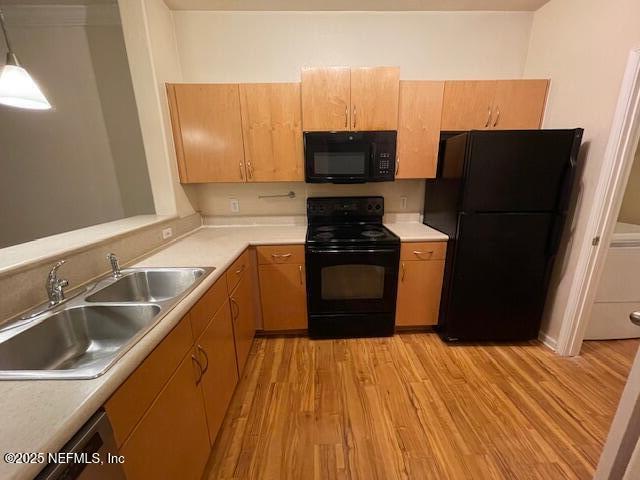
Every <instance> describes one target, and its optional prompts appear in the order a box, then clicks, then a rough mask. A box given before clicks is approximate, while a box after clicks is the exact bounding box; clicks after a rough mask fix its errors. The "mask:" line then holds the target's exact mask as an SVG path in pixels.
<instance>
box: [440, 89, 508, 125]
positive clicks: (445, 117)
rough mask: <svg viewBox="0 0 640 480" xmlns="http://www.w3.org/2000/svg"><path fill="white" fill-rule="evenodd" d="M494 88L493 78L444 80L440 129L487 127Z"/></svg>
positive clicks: (489, 122) (489, 121) (489, 120)
mask: <svg viewBox="0 0 640 480" xmlns="http://www.w3.org/2000/svg"><path fill="white" fill-rule="evenodd" d="M495 89H496V82H495V81H494V80H469V81H451V82H445V84H444V100H443V104H442V130H454V131H455V130H472V129H482V128H488V127H489V126H490V124H491V106H492V104H493V97H494V95H495Z"/></svg>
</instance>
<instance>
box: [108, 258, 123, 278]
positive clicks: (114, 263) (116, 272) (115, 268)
mask: <svg viewBox="0 0 640 480" xmlns="http://www.w3.org/2000/svg"><path fill="white" fill-rule="evenodd" d="M107 260H109V263H110V264H111V273H112V274H113V276H114V278H118V277H119V276H120V275H121V273H120V262H119V261H118V257H117V256H116V254H115V253H108V254H107Z"/></svg>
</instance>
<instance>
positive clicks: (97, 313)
mask: <svg viewBox="0 0 640 480" xmlns="http://www.w3.org/2000/svg"><path fill="white" fill-rule="evenodd" d="M158 313H160V306H158V305H94V306H87V307H74V308H69V309H66V310H62V311H61V312H58V313H56V314H54V315H52V316H51V317H49V318H47V320H46V321H43V322H40V323H38V324H37V325H34V326H33V327H32V328H27V329H25V330H23V331H22V332H21V333H19V334H18V335H15V336H14V337H12V338H10V339H9V340H7V341H6V342H2V343H0V365H2V368H3V370H8V371H13V372H18V371H43V372H47V373H50V372H51V371H55V370H62V371H71V370H79V369H82V370H84V371H85V372H86V374H87V375H91V376H95V375H97V374H98V373H99V372H100V371H101V370H102V369H103V368H104V367H105V364H107V363H108V362H109V360H110V359H111V358H112V357H113V356H114V355H116V354H117V352H118V350H120V349H121V348H122V347H123V346H125V345H126V344H127V342H128V341H129V340H131V339H132V338H134V337H135V336H136V334H137V333H139V332H140V331H141V330H142V329H144V328H145V327H147V326H149V325H151V324H152V322H153V320H154V319H155V317H156V316H157V315H158ZM56 376H57V372H56Z"/></svg>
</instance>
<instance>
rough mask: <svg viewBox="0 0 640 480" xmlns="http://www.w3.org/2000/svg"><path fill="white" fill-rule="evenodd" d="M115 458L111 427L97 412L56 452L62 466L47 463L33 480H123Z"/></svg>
mask: <svg viewBox="0 0 640 480" xmlns="http://www.w3.org/2000/svg"><path fill="white" fill-rule="evenodd" d="M117 455H118V452H117V448H116V442H115V439H114V437H113V430H112V429H111V424H109V419H108V418H107V414H106V413H105V411H104V410H102V409H100V410H98V411H97V412H96V413H95V415H93V417H91V419H90V420H89V421H88V422H87V423H85V424H84V426H83V427H82V428H81V429H80V430H79V431H78V433H76V434H75V435H74V436H73V438H72V439H71V440H69V442H68V443H67V444H66V445H65V446H64V447H63V448H62V449H61V450H60V452H58V454H57V456H58V457H59V458H60V460H61V462H60V463H49V465H47V467H45V469H44V470H43V471H42V472H40V474H39V475H38V476H37V477H36V480H45V479H46V480H54V479H56V480H63V479H64V480H75V479H84V480H89V479H90V480H125V475H124V470H123V469H122V465H121V464H120V463H118V462H117V461H116V460H117ZM98 459H99V461H97V460H98ZM109 460H111V461H109ZM94 462H95V463H94Z"/></svg>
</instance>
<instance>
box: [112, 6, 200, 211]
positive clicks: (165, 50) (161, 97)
mask: <svg viewBox="0 0 640 480" xmlns="http://www.w3.org/2000/svg"><path fill="white" fill-rule="evenodd" d="M118 5H119V7H120V16H121V18H122V29H123V31H124V39H125V44H126V48H127V55H128V58H129V65H130V69H131V78H132V82H133V88H134V92H135V100H136V104H137V107H138V114H139V117H140V127H141V130H142V138H143V141H144V148H145V152H146V156H147V165H148V168H149V178H150V180H151V188H152V191H153V200H154V203H155V207H156V212H157V213H158V214H161V215H173V214H177V215H180V216H185V215H189V214H190V213H193V211H194V207H193V205H192V201H191V200H190V198H189V196H188V194H189V193H190V192H189V189H188V187H184V186H182V185H181V184H180V181H179V178H178V169H177V164H176V156H175V148H174V145H173V138H172V135H171V122H170V119H169V113H168V104H167V97H166V91H165V83H166V82H179V81H181V80H182V73H181V71H180V62H179V60H178V53H177V51H176V42H175V33H174V26H173V17H172V14H171V11H170V10H169V9H168V8H167V6H166V5H165V4H164V2H163V1H162V0H119V2H118Z"/></svg>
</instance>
